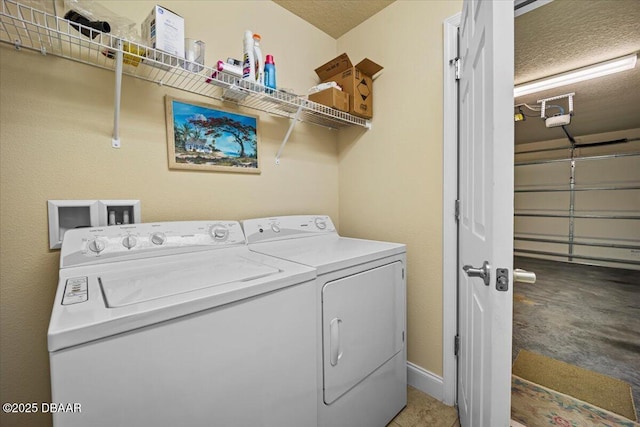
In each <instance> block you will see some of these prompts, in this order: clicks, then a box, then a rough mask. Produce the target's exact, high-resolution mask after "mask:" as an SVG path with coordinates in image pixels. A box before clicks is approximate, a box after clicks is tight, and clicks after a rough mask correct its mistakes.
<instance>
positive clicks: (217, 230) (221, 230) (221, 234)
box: [211, 225, 229, 241]
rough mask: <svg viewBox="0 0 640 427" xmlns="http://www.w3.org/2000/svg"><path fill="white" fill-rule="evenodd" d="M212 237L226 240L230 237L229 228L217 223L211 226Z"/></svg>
mask: <svg viewBox="0 0 640 427" xmlns="http://www.w3.org/2000/svg"><path fill="white" fill-rule="evenodd" d="M211 237H213V240H218V241H225V240H227V237H229V230H227V229H226V228H225V227H223V226H221V225H216V226H214V227H212V228H211Z"/></svg>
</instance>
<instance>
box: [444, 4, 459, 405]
mask: <svg viewBox="0 0 640 427" xmlns="http://www.w3.org/2000/svg"><path fill="white" fill-rule="evenodd" d="M461 19H462V12H458V13H456V14H455V15H453V16H451V17H449V18H447V19H445V21H444V23H443V26H444V49H443V61H442V62H443V79H444V81H443V147H442V175H443V176H442V178H443V183H442V229H443V231H442V383H443V384H442V385H443V390H442V402H443V403H445V404H446V405H450V406H453V405H454V404H455V403H456V384H457V360H456V356H455V354H454V339H455V336H456V334H457V331H458V224H457V221H456V217H455V215H456V213H455V202H456V199H457V197H458V84H457V82H456V76H455V67H454V65H453V64H452V63H451V62H450V61H451V60H452V59H454V58H456V57H457V56H458V28H459V27H460V21H461Z"/></svg>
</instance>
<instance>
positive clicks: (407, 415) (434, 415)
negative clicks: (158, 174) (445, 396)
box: [387, 386, 460, 427]
mask: <svg viewBox="0 0 640 427" xmlns="http://www.w3.org/2000/svg"><path fill="white" fill-rule="evenodd" d="M459 426H460V423H459V422H458V413H457V412H456V408H454V407H453V406H447V405H445V404H444V403H442V402H440V401H439V400H437V399H434V398H433V397H431V396H429V395H428V394H425V393H423V392H421V391H420V390H417V389H415V388H413V387H411V386H408V387H407V407H406V408H404V409H403V410H402V412H400V413H399V414H398V415H397V416H396V417H395V418H394V419H393V420H391V422H390V423H389V424H387V427H459Z"/></svg>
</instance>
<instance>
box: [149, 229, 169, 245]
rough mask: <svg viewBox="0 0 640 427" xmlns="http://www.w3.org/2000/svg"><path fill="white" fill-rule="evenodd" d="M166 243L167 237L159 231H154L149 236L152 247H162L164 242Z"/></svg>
mask: <svg viewBox="0 0 640 427" xmlns="http://www.w3.org/2000/svg"><path fill="white" fill-rule="evenodd" d="M166 241H167V236H166V235H165V234H164V233H162V232H160V231H156V232H155V233H152V234H151V243H153V244H154V245H158V246H160V245H164V242H166Z"/></svg>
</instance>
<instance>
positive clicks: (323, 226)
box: [315, 218, 327, 230]
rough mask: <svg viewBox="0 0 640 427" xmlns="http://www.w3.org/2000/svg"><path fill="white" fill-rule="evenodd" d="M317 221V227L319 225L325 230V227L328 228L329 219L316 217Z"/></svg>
mask: <svg viewBox="0 0 640 427" xmlns="http://www.w3.org/2000/svg"><path fill="white" fill-rule="evenodd" d="M315 223H316V227H318V228H319V229H320V230H324V229H325V228H327V221H325V220H324V219H322V218H316V219H315Z"/></svg>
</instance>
